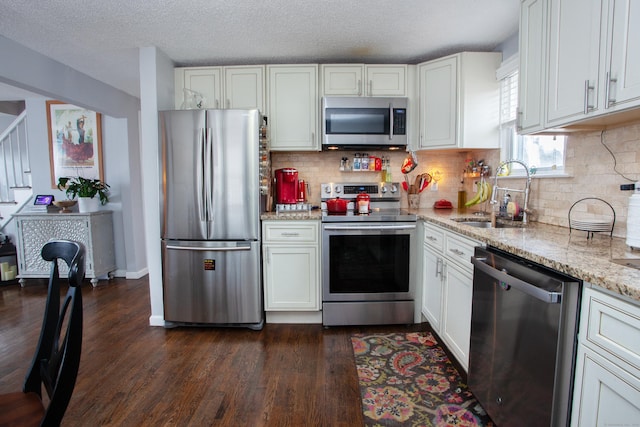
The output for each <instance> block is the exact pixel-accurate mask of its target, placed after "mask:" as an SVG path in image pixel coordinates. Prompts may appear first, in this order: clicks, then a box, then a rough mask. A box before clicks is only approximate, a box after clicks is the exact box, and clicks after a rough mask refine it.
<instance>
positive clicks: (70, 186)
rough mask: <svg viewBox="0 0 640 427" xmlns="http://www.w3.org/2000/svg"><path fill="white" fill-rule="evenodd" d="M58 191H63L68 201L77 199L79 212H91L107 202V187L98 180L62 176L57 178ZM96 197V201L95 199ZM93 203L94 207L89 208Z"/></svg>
mask: <svg viewBox="0 0 640 427" xmlns="http://www.w3.org/2000/svg"><path fill="white" fill-rule="evenodd" d="M58 189H59V190H63V191H65V193H66V194H67V197H68V198H70V199H73V198H75V197H76V196H77V197H78V209H79V210H80V212H93V211H95V210H97V209H98V200H99V202H100V204H101V205H104V204H106V203H107V202H108V201H109V196H108V194H109V185H108V184H107V183H105V182H103V181H101V180H99V179H88V178H83V177H81V176H73V177H68V176H63V177H60V178H58ZM96 195H97V196H98V199H96V198H95V197H96ZM91 203H94V206H91Z"/></svg>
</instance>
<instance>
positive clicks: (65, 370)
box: [0, 240, 85, 426]
mask: <svg viewBox="0 0 640 427" xmlns="http://www.w3.org/2000/svg"><path fill="white" fill-rule="evenodd" d="M42 258H44V259H45V260H47V261H51V275H50V277H49V289H48V292H47V302H46V306H45V311H44V320H43V322H42V330H41V331H40V339H39V341H38V347H37V349H36V353H35V355H34V357H33V361H32V362H31V368H30V369H29V371H28V373H27V377H26V379H25V382H24V386H23V389H22V392H15V393H9V394H4V395H0V426H32V425H33V426H38V425H39V426H57V425H60V422H61V421H62V417H63V416H64V413H65V411H66V409H67V406H68V405H69V400H70V399H71V394H72V393H73V388H74V386H75V384H76V378H77V376H78V368H79V366H80V352H81V349H82V292H81V289H80V287H81V285H82V281H83V279H84V273H85V249H84V246H83V245H82V244H81V243H77V242H73V241H70V240H51V241H49V242H47V243H46V244H45V245H44V247H43V248H42ZM58 259H61V260H64V262H66V263H67V265H68V266H69V290H68V292H67V295H66V297H65V298H64V300H63V303H62V309H61V308H60V278H59V274H58ZM43 386H44V388H45V390H46V391H47V395H48V397H49V399H48V404H46V402H45V400H43V398H42V387H43Z"/></svg>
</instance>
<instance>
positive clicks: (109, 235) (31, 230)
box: [14, 211, 116, 286]
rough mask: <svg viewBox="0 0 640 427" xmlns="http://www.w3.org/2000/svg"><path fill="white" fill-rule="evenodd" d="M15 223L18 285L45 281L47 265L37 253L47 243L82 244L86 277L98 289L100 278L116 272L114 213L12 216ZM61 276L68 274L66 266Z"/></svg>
mask: <svg viewBox="0 0 640 427" xmlns="http://www.w3.org/2000/svg"><path fill="white" fill-rule="evenodd" d="M14 217H15V220H16V229H17V231H18V236H17V242H16V243H17V257H18V273H19V275H18V277H19V279H20V280H19V282H20V284H21V285H24V282H25V280H24V279H28V278H47V277H49V273H50V264H49V262H47V261H45V260H43V259H42V256H41V255H40V251H41V250H42V247H43V246H44V244H45V243H46V242H48V241H49V240H50V239H69V240H75V241H77V242H80V243H82V244H84V246H85V249H86V259H85V261H86V277H87V278H89V279H91V284H92V285H93V286H97V284H98V278H99V277H100V276H104V275H108V277H109V278H111V277H112V275H113V272H114V271H115V270H116V260H115V245H114V239H113V212H112V211H99V212H90V213H75V212H73V213H45V212H41V213H40V212H36V213H34V212H25V213H17V214H14ZM59 268H60V274H67V273H68V271H69V270H68V268H67V265H66V264H65V263H64V262H63V263H61V264H60V265H59Z"/></svg>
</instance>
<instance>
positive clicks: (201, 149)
mask: <svg viewBox="0 0 640 427" xmlns="http://www.w3.org/2000/svg"><path fill="white" fill-rule="evenodd" d="M206 138H207V136H206V129H205V128H200V129H199V132H198V151H197V159H196V194H197V200H196V203H197V205H198V219H199V220H200V233H201V234H202V235H204V236H206V235H207V223H206V220H207V207H206V198H205V197H206V189H205V188H204V186H205V183H206V181H207V180H206V177H205V175H204V174H205V165H204V157H205V152H206V148H205V147H206Z"/></svg>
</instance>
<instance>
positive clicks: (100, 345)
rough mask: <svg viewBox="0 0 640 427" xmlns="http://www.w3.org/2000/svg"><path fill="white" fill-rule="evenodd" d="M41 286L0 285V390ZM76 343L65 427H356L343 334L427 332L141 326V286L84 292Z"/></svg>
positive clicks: (21, 368)
mask: <svg viewBox="0 0 640 427" xmlns="http://www.w3.org/2000/svg"><path fill="white" fill-rule="evenodd" d="M45 293H46V282H45V281H43V280H31V281H29V282H28V286H26V287H24V288H21V287H20V286H18V285H10V286H0V393H7V392H12V391H17V390H20V389H21V386H22V381H23V379H24V375H25V372H26V369H27V368H28V365H29V362H30V360H31V357H32V352H33V350H34V347H35V345H36V341H37V337H38V333H39V329H40V323H41V321H42V308H43V307H44V299H45V296H46V294H45ZM83 299H84V314H85V317H84V341H83V352H82V360H81V364H80V372H79V375H78V382H77V383H76V387H75V390H74V394H73V397H72V399H71V402H70V404H69V408H68V409H67V412H66V415H65V418H64V421H63V425H64V426H87V425H92V426H98V425H100V426H105V425H109V426H142V425H144V426H184V425H194V426H209V425H217V426H295V427H298V426H360V425H362V424H363V421H362V413H361V407H360V394H359V390H358V384H357V377H356V370H355V364H354V359H353V352H352V348H351V342H350V339H349V338H350V336H351V335H352V334H353V333H358V332H378V331H379V332H386V331H403V330H425V329H427V328H428V325H426V324H423V325H414V326H387V327H367V328H361V327H334V328H329V329H325V328H323V327H322V326H321V325H275V324H267V325H265V327H264V329H263V330H262V331H259V332H256V331H251V330H248V329H234V328H176V329H164V328H160V327H151V326H149V315H150V309H149V290H148V282H147V280H146V278H143V279H140V280H124V279H114V280H111V281H110V282H108V284H107V285H106V286H101V287H98V288H92V287H91V286H90V285H89V284H88V283H87V285H86V286H85V287H84V289H83Z"/></svg>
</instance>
